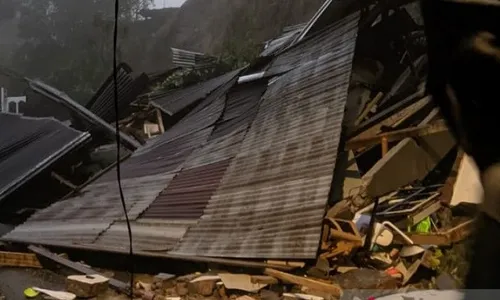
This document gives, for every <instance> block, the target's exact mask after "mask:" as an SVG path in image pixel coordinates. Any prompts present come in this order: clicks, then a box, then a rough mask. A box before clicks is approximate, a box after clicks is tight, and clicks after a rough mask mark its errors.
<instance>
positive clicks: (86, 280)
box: [66, 275, 109, 298]
mask: <svg viewBox="0 0 500 300" xmlns="http://www.w3.org/2000/svg"><path fill="white" fill-rule="evenodd" d="M108 284H109V279H108V278H106V277H104V276H101V275H72V276H68V277H67V278H66V290H67V291H68V292H70V293H73V294H75V295H76V296H77V297H79V298H93V297H97V296H98V295H99V294H101V293H104V292H106V290H107V289H108Z"/></svg>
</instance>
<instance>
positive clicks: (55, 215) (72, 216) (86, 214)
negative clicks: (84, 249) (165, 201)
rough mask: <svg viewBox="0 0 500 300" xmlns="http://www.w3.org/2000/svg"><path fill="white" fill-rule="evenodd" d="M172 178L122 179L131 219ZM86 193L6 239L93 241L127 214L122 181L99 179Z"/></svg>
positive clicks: (38, 216)
mask: <svg viewBox="0 0 500 300" xmlns="http://www.w3.org/2000/svg"><path fill="white" fill-rule="evenodd" d="M172 177H173V175H170V174H159V175H155V176H147V177H140V178H132V179H125V180H123V181H122V186H123V192H124V195H125V203H126V206H127V208H128V214H129V217H130V218H131V220H135V219H136V218H137V217H138V215H139V214H140V213H142V211H144V209H146V207H148V206H149V204H150V203H151V202H153V200H154V199H155V198H156V197H157V196H158V194H159V193H160V192H161V191H162V190H163V189H164V187H165V186H166V185H167V184H168V182H169V181H170V180H171V179H172ZM82 192H83V194H82V195H81V196H78V197H75V198H72V199H69V200H65V201H61V202H58V203H55V204H53V205H51V206H50V207H48V208H47V209H44V210H41V211H39V212H37V213H35V214H34V215H33V216H31V217H30V218H29V219H28V221H26V222H25V223H24V224H22V225H20V226H18V227H16V228H15V229H14V230H13V231H11V232H10V233H8V234H7V235H5V236H4V237H3V238H4V239H9V240H14V241H23V242H30V243H39V244H48V245H50V244H53V245H60V244H89V243H92V242H93V241H94V240H95V239H96V238H97V237H98V235H99V234H100V233H102V232H103V231H105V230H106V229H107V228H108V227H109V226H111V224H112V223H113V222H115V221H117V220H121V219H123V217H124V216H123V211H122V209H121V202H120V196H119V193H118V184H117V183H116V182H105V181H103V180H98V181H97V182H95V183H93V184H91V185H89V186H87V187H86V188H85V189H84V190H83V191H82Z"/></svg>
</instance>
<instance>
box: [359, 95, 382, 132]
mask: <svg viewBox="0 0 500 300" xmlns="http://www.w3.org/2000/svg"><path fill="white" fill-rule="evenodd" d="M382 97H384V93H382V92H378V94H377V95H376V96H375V97H374V98H373V99H372V101H370V102H369V103H368V105H366V107H365V109H364V110H363V112H361V114H360V115H359V116H358V118H357V119H356V122H355V123H354V125H356V126H358V125H359V124H360V123H361V122H363V120H364V119H365V118H366V116H368V114H369V113H370V111H371V110H372V108H373V107H375V106H376V105H377V104H378V103H379V102H380V100H382Z"/></svg>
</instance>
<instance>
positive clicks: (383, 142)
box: [382, 136, 389, 157]
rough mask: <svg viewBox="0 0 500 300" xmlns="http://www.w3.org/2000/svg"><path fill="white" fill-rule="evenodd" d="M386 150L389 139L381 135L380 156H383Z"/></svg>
mask: <svg viewBox="0 0 500 300" xmlns="http://www.w3.org/2000/svg"><path fill="white" fill-rule="evenodd" d="M387 152H389V140H388V139H387V137H386V136H383V137H382V157H384V156H385V155H386V154H387Z"/></svg>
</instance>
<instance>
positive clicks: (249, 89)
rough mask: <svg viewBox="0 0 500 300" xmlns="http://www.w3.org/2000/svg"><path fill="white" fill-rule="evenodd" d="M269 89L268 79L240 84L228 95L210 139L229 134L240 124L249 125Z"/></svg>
mask: <svg viewBox="0 0 500 300" xmlns="http://www.w3.org/2000/svg"><path fill="white" fill-rule="evenodd" d="M266 89H267V80H259V81H255V82H250V83H245V84H239V85H237V86H235V87H234V88H233V89H232V90H231V91H230V92H229V93H228V95H227V103H226V108H225V110H224V114H223V116H222V119H221V120H220V121H219V122H218V123H217V126H216V127H215V129H214V132H213V133H212V135H211V137H210V139H211V140H212V139H217V138H220V137H223V136H225V135H227V134H228V133H230V132H232V131H233V130H235V129H236V128H239V127H240V126H245V125H249V124H250V123H251V122H252V120H253V118H254V117H255V115H256V114H257V109H258V107H259V102H260V99H261V97H262V95H263V94H264V92H265V91H266Z"/></svg>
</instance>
